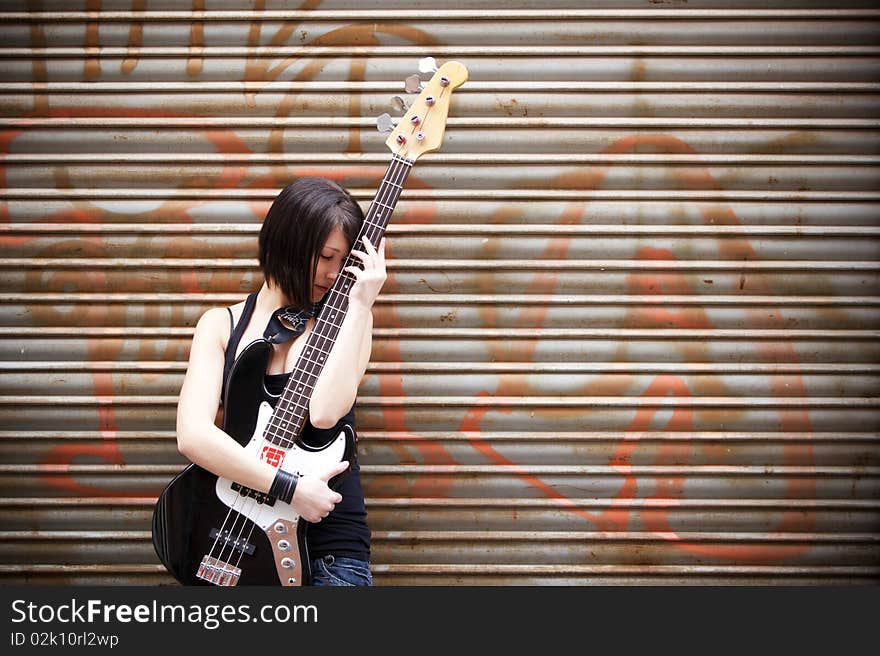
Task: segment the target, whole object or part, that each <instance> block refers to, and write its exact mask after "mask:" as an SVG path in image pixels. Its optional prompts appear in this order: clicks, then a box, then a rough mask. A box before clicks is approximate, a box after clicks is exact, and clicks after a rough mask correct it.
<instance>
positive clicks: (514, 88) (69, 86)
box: [0, 80, 880, 95]
mask: <svg viewBox="0 0 880 656" xmlns="http://www.w3.org/2000/svg"><path fill="white" fill-rule="evenodd" d="M462 88H463V89H464V92H465V93H468V94H477V93H499V92H504V93H517V94H526V93H553V92H558V93H565V94H569V93H587V92H595V93H646V92H650V93H656V94H670V93H716V94H717V93H773V94H784V93H833V94H842V93H876V92H877V91H878V90H880V84H876V83H873V82H760V81H752V82H727V81H720V82H687V81H679V80H676V81H673V82H663V81H660V82H630V81H625V80H621V81H617V80H615V81H607V82H606V81H594V80H586V81H584V80H566V81H557V80H505V81H503V82H481V81H471V82H469V83H468V84H467V85H465V86H464V87H462ZM399 91H400V82H399V81H396V80H388V81H348V80H267V81H238V80H224V81H222V82H215V81H207V82H202V81H195V80H193V81H189V82H161V81H152V82H139V81H138V82H134V81H132V82H129V81H126V82H36V81H32V82H0V94H29V95H31V94H32V95H44V94H49V95H51V94H62V93H66V94H70V93H73V94H90V95H92V94H103V93H113V94H151V95H152V94H157V93H185V94H187V95H197V94H200V93H213V94H216V93H230V94H241V93H257V92H263V93H270V92H276V93H294V92H313V93H348V94H357V93H397V92H399ZM456 93H461V92H460V91H456Z"/></svg>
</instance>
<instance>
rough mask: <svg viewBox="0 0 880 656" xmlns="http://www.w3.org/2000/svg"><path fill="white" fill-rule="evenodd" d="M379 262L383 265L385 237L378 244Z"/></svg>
mask: <svg viewBox="0 0 880 656" xmlns="http://www.w3.org/2000/svg"><path fill="white" fill-rule="evenodd" d="M379 260H380V261H381V262H382V264H385V237H382V241H380V242H379Z"/></svg>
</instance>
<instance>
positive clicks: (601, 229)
mask: <svg viewBox="0 0 880 656" xmlns="http://www.w3.org/2000/svg"><path fill="white" fill-rule="evenodd" d="M725 157H728V156H726V155H725ZM878 161H880V159H878ZM0 162H2V157H0ZM878 211H880V208H878ZM260 227H261V224H259V223H187V224H180V223H76V224H70V223H4V224H0V235H3V234H10V235H24V234H35V235H54V234H59V235H88V236H93V235H95V234H107V235H127V234H132V235H142V234H157V235H171V236H176V235H181V234H182V235H235V236H238V235H250V236H253V237H256V236H257V235H258V234H259V232H260ZM387 233H388V234H389V235H399V236H407V235H427V236H433V235H499V236H512V235H525V236H534V235H552V236H559V235H565V236H580V235H584V236H594V235H614V236H616V235H649V236H658V235H664V236H672V235H675V236H689V235H701V236H702V235H709V236H713V237H724V236H732V237H752V236H769V237H777V236H779V237H788V236H792V237H799V238H800V237H824V238H827V237H877V236H880V226H872V225H867V226H866V225H840V226H837V225H827V226H815V225H813V226H804V225H744V224H737V225H718V224H691V223H684V224H662V225H653V224H600V223H534V224H512V223H507V224H505V223H490V224H465V223H435V224H419V223H391V224H389V225H388V227H387ZM6 296H9V294H4V295H3V297H4V298H5V297H6ZM32 296H39V295H38V294H32ZM50 296H52V295H51V294H50ZM117 296H120V295H118V294H108V295H107V297H108V298H110V299H113V298H116V297H117ZM130 296H135V297H148V296H149V297H157V298H162V299H163V300H173V299H175V298H178V297H187V296H192V297H194V296H196V295H195V294H190V295H184V294H150V295H147V294H140V295H138V294H131V295H130ZM198 296H199V297H203V298H213V297H217V298H220V297H222V298H229V297H232V296H234V295H232V294H211V293H206V294H201V295H198Z"/></svg>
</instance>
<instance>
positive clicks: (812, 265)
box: [0, 254, 880, 273]
mask: <svg viewBox="0 0 880 656" xmlns="http://www.w3.org/2000/svg"><path fill="white" fill-rule="evenodd" d="M841 255H845V254H841ZM387 267H388V269H389V270H390V271H433V270H440V271H468V272H472V271H493V270H497V271H500V270H510V271H554V272H558V271H597V270H598V271H631V270H639V271H735V272H737V273H739V272H743V271H880V261H856V260H761V259H756V260H648V259H644V260H628V259H618V260H552V259H531V260H512V259H494V260H493V259H486V260H471V259H459V260H450V259H402V258H401V259H389V260H388V261H387ZM0 269H15V270H21V269H114V270H125V269H138V270H143V269H202V270H205V269H222V270H224V271H226V270H230V269H254V270H256V269H259V264H258V262H257V260H256V258H222V257H216V258H212V259H208V258H199V259H196V258H172V257H166V258H160V257H156V258H131V257H128V258H117V257H89V258H85V257H21V258H18V257H6V258H0Z"/></svg>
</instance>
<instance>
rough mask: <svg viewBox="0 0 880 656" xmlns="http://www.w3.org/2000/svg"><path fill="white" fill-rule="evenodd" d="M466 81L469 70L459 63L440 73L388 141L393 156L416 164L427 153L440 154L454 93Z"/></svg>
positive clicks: (411, 106) (437, 73)
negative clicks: (435, 151) (437, 152)
mask: <svg viewBox="0 0 880 656" xmlns="http://www.w3.org/2000/svg"><path fill="white" fill-rule="evenodd" d="M467 78H468V71H467V68H465V67H464V66H463V65H462V64H460V63H458V62H456V61H449V62H446V63H445V64H443V65H442V66H441V67H440V68H439V69H437V72H436V73H434V76H433V77H432V78H431V80H430V82H428V84H427V85H426V86H425V88H424V89H423V90H422V92H421V94H419V97H418V98H416V99H415V101H413V103H412V105H410V107H409V110H407V112H406V114H404V115H403V117H402V118H401V119H400V121H399V122H398V123H397V127H396V128H395V129H394V131H393V132H392V133H391V135H390V136H389V137H388V139H387V140H386V141H385V143H386V145H387V146H388V148H390V149H391V152H392V153H394V154H395V155H399V156H400V157H404V158H406V159H408V160H410V161H413V162H414V161H415V160H417V159H418V158H419V157H420V156H421V155H423V154H424V153H430V152H431V151H434V150H439V149H440V144H441V143H442V142H443V132H444V131H445V130H446V117H447V115H448V114H449V101H450V99H451V97H452V91H453V90H454V89H456V88H457V87H459V86H461V85H462V84H464V83H465V82H466V81H467Z"/></svg>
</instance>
